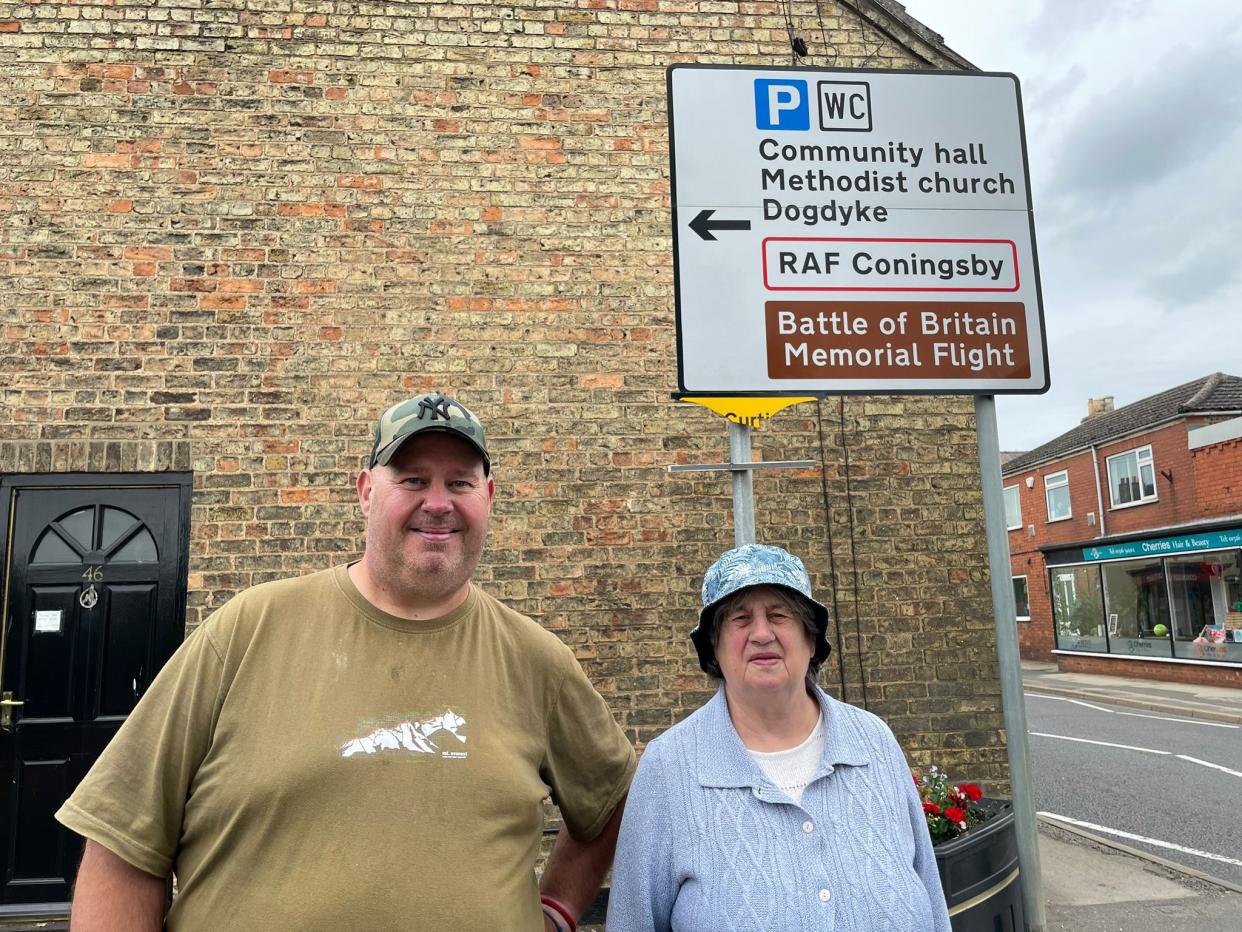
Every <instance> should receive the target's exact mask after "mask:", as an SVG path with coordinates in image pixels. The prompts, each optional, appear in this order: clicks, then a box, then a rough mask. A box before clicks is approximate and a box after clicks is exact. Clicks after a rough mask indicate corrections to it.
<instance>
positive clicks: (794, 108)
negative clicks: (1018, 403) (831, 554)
mask: <svg viewBox="0 0 1242 932" xmlns="http://www.w3.org/2000/svg"><path fill="white" fill-rule="evenodd" d="M668 100H669V124H670V126H669V135H670V149H671V152H670V158H671V162H672V180H673V217H674V232H673V244H674V258H675V269H676V286H677V343H678V370H679V376H678V380H679V383H680V390H681V392H682V393H685V394H696V395H713V394H719V395H739V394H791V393H798V392H808V391H809V392H831V393H834V394H837V393H848V392H866V393H916V392H953V393H962V394H987V395H991V394H998V393H1011V392H1042V391H1046V390H1047V388H1048V365H1047V358H1046V352H1045V341H1044V327H1043V308H1042V306H1041V302H1040V294H1039V275H1038V268H1037V264H1036V256H1035V230H1034V224H1033V221H1032V217H1031V196H1030V185H1029V181H1028V176H1027V166H1026V145H1025V140H1024V138H1023V132H1022V109H1021V100H1020V97H1019V90H1018V81H1017V78H1015V77H1014V76H1013V75H1006V74H978V73H957V72H943V71H932V72H898V71H859V70H850V71H842V70H823V69H806V68H733V67H719V66H711V65H674V66H672V67H671V68H669V69H668Z"/></svg>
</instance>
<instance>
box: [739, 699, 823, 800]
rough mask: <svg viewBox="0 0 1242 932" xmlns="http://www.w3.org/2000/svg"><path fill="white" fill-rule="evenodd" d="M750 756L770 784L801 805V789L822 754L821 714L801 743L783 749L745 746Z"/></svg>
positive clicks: (811, 776) (816, 767) (811, 775)
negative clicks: (769, 749)
mask: <svg viewBox="0 0 1242 932" xmlns="http://www.w3.org/2000/svg"><path fill="white" fill-rule="evenodd" d="M746 753H747V754H749V755H750V759H751V760H753V761H754V762H755V763H756V764H758V765H759V769H760V770H762V771H763V775H764V776H765V777H767V778H768V779H769V780H770V781H772V785H773V786H775V787H776V788H777V789H778V790H780V791H781V792H782V793H784V794H785V795H786V796H788V797H789V798H790V799H792V800H793V801H794V802H795V803H799V804H801V802H802V792H803V791H804V790H805V789H806V785H807V784H808V783H810V782H811V779H812V778H813V777H814V776H815V771H816V770H818V769H819V762H820V760H821V759H822V758H823V756H824V716H823V715H822V714H821V715H819V716H817V717H816V719H815V727H814V728H812V729H811V733H810V734H809V735H807V736H806V740H804V741H803V742H802V743H801V744H798V745H797V746H796V747H792V748H788V749H786V750H784V751H752V750H751V749H750V748H747V749H746Z"/></svg>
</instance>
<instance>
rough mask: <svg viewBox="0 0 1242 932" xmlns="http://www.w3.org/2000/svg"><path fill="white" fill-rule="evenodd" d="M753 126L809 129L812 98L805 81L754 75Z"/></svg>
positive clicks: (760, 127)
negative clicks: (755, 76)
mask: <svg viewBox="0 0 1242 932" xmlns="http://www.w3.org/2000/svg"><path fill="white" fill-rule="evenodd" d="M755 126H756V127H758V128H759V129H793V130H798V129H800V130H808V129H810V128H811V99H810V95H809V94H808V93H807V87H806V82H805V81H791V80H789V79H788V78H786V79H783V80H774V79H772V78H756V79H755Z"/></svg>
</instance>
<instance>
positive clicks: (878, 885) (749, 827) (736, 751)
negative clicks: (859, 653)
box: [608, 687, 950, 932]
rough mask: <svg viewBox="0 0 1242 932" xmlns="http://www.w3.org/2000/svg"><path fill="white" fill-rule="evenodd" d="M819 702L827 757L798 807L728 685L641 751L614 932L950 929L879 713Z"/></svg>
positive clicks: (921, 824) (614, 904)
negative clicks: (738, 718) (755, 744)
mask: <svg viewBox="0 0 1242 932" xmlns="http://www.w3.org/2000/svg"><path fill="white" fill-rule="evenodd" d="M816 696H817V698H818V700H819V703H820V708H821V711H822V714H823V718H824V723H825V729H826V735H825V746H824V752H823V756H822V759H821V760H820V762H819V767H818V768H817V770H816V772H815V775H814V778H813V779H812V780H811V782H810V784H809V785H808V786H807V787H806V790H805V792H804V794H803V796H802V802H801V804H800V805H799V804H795V803H794V801H793V800H792V799H790V798H789V797H788V796H787V795H786V794H785V793H783V792H781V791H780V790H779V789H777V788H776V787H775V786H774V785H773V784H772V782H771V781H770V780H768V779H767V778H766V777H765V776H764V775H763V773H762V772H761V771H760V769H759V766H758V765H757V764H756V763H755V761H754V760H753V759H752V758H751V757H750V755H749V754H748V753H747V751H746V748H745V747H744V746H743V744H742V741H741V738H739V737H738V734H737V731H736V730H735V729H734V727H733V722H732V721H731V720H730V718H729V713H728V709H727V707H726V705H725V697H724V689H723V687H721V689H720V690H719V691H718V692H717V693H716V695H715V696H714V697H713V698H712V699H711V700H710V701H709V702H708V703H707V704H706V705H704V706H703V707H702V708H701V709H699V710H697V711H696V712H695V713H694V714H693V715H691V716H690V717H689V718H687V719H686V720H685V721H684V722H681V723H679V724H677V725H675V726H673V727H672V728H670V729H669V730H668V731H667V732H665V733H664V734H663V735H661V736H660V737H658V738H656V739H655V740H654V741H652V742H651V744H649V745H648V746H647V750H646V752H645V753H644V754H643V757H642V760H641V761H640V762H639V765H638V772H637V774H636V775H635V777H634V783H633V785H632V786H631V787H630V795H629V798H628V800H627V802H626V806H625V817H624V820H623V821H622V824H621V835H620V839H619V841H618V845H617V855H616V860H615V862H614V865H613V875H612V892H611V895H610V898H609V903H608V932H730V930H737V932H812V930H814V932H881V930H882V932H950V927H949V916H948V911H947V909H946V908H945V901H944V894H943V893H942V891H941V888H940V878H939V875H938V874H937V872H936V860H935V855H934V853H933V852H932V846H931V839H930V838H929V837H928V834H927V823H926V820H925V817H924V815H923V808H922V803H921V802H920V800H919V797H918V793H917V792H916V790H915V787H914V781H913V779H912V778H911V775H910V768H909V767H908V766H907V764H906V759H905V755H904V754H903V753H902V751H901V748H900V746H898V744H897V741H896V739H895V738H894V737H893V734H892V732H891V731H890V730H889V729H888V726H887V725H885V724H884V722H882V721H881V720H880V719H878V718H876V717H875V716H874V715H871V714H870V713H868V712H864V711H862V710H861V709H856V708H854V707H853V706H849V705H845V704H844V703H841V702H837V701H836V700H835V699H832V698H831V697H830V696H828V695H827V694H826V693H824V692H823V691H822V690H816Z"/></svg>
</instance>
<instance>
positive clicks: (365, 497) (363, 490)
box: [357, 469, 373, 518]
mask: <svg viewBox="0 0 1242 932" xmlns="http://www.w3.org/2000/svg"><path fill="white" fill-rule="evenodd" d="M372 482H373V480H372V478H371V470H369V469H364V470H363V471H362V472H360V473H358V483H357V485H358V504H359V506H361V508H362V516H363V517H364V518H369V517H370V516H371V483H372Z"/></svg>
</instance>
